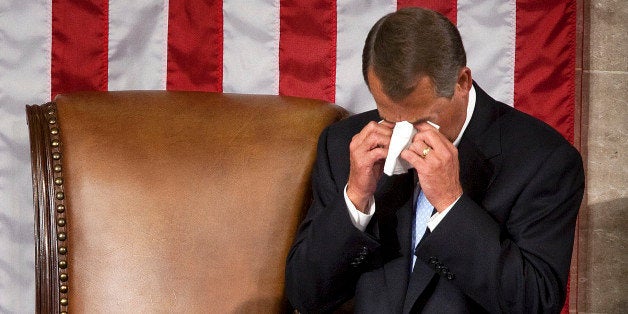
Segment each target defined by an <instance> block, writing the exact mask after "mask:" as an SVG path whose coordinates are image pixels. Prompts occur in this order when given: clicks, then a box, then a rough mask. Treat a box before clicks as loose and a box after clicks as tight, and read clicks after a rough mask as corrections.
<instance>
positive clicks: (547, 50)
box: [514, 0, 576, 142]
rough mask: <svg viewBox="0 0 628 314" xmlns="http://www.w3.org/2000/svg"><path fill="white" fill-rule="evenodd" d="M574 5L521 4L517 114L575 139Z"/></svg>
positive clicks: (515, 101)
mask: <svg viewBox="0 0 628 314" xmlns="http://www.w3.org/2000/svg"><path fill="white" fill-rule="evenodd" d="M575 60H576V2H575V1H574V0H568V1H542V0H538V1H517V30H516V48H515V94H514V105H515V108H517V109H519V110H521V111H524V112H527V113H529V114H531V115H533V116H535V117H537V118H539V119H541V120H543V121H545V122H546V123H548V124H549V125H551V126H552V127H554V128H555V129H557V130H558V131H559V132H560V133H561V134H562V135H563V136H564V137H565V138H566V139H568V140H569V141H570V142H573V139H574V107H575V81H574V80H575V77H576V76H575V66H576V62H575Z"/></svg>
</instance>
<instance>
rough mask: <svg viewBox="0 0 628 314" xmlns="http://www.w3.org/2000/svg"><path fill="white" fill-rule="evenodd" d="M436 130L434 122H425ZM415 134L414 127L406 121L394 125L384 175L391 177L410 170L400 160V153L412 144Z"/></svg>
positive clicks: (436, 125) (406, 164) (405, 162)
mask: <svg viewBox="0 0 628 314" xmlns="http://www.w3.org/2000/svg"><path fill="white" fill-rule="evenodd" d="M427 123H429V124H430V125H431V126H433V127H435V128H436V129H437V130H438V129H440V126H439V125H438V124H436V123H434V122H431V121H427ZM416 133H417V130H416V129H415V128H414V125H412V123H410V122H408V121H401V122H397V123H396V124H395V127H394V128H393V134H392V137H391V138H390V146H389V147H388V155H387V156H386V161H385V162H384V173H385V174H386V175H389V176H392V175H393V174H403V173H406V172H408V170H409V169H411V168H412V165H411V164H410V163H409V162H407V161H405V160H404V159H403V158H401V156H400V155H401V152H402V151H403V150H404V149H406V148H408V146H410V144H411V143H412V138H413V137H414V135H415V134H416Z"/></svg>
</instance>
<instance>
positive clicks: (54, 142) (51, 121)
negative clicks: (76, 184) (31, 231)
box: [45, 103, 69, 313]
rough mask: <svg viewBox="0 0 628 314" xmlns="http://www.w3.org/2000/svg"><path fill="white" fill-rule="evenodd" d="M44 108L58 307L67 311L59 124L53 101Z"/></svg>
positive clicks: (65, 235)
mask: <svg viewBox="0 0 628 314" xmlns="http://www.w3.org/2000/svg"><path fill="white" fill-rule="evenodd" d="M45 110H47V115H48V116H47V119H48V125H49V128H50V135H51V141H50V146H51V150H52V160H53V161H52V162H53V165H52V170H53V171H54V173H53V176H54V184H55V193H54V205H55V206H54V207H55V208H56V211H57V215H56V228H55V230H56V233H57V236H56V238H57V246H58V249H57V252H58V253H59V262H58V270H59V280H60V281H61V282H62V284H61V285H60V286H59V307H60V312H61V313H67V306H68V296H67V293H68V285H67V282H68V280H69V276H68V274H67V272H66V270H67V268H68V261H67V253H68V249H67V247H66V246H65V244H64V243H65V241H66V240H67V232H66V230H65V228H66V223H67V221H66V218H65V212H66V206H65V198H66V195H65V192H64V191H63V176H62V173H61V171H62V170H63V167H62V166H61V160H62V157H63V155H62V154H61V148H62V146H63V145H62V143H61V138H60V132H59V126H58V125H57V116H56V112H57V108H56V105H55V104H54V103H50V104H49V105H48V106H47V107H46V108H45Z"/></svg>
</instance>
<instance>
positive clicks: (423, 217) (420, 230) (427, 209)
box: [410, 190, 434, 271]
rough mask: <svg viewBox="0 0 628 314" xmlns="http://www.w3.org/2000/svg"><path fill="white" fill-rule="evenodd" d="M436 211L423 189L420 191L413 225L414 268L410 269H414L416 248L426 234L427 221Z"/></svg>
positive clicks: (412, 253)
mask: <svg viewBox="0 0 628 314" xmlns="http://www.w3.org/2000/svg"><path fill="white" fill-rule="evenodd" d="M433 211H434V206H432V204H430V202H429V201H428V200H427V198H426V197H425V194H423V190H421V191H420V192H419V197H417V201H416V212H415V215H414V225H413V226H412V230H413V233H412V251H411V252H410V254H411V255H412V268H411V269H410V271H412V270H413V269H414V263H415V262H416V255H414V252H415V250H416V246H417V244H419V241H421V238H423V235H424V234H425V229H426V228H427V222H428V221H429V219H430V217H431V216H432V212H433Z"/></svg>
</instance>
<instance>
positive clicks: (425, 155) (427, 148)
mask: <svg viewBox="0 0 628 314" xmlns="http://www.w3.org/2000/svg"><path fill="white" fill-rule="evenodd" d="M431 150H432V148H431V147H429V146H428V147H426V148H423V152H422V153H421V157H423V158H425V157H427V154H429V153H430V151H431Z"/></svg>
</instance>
